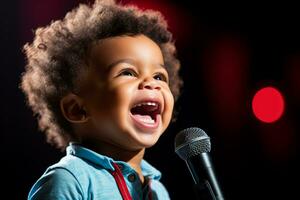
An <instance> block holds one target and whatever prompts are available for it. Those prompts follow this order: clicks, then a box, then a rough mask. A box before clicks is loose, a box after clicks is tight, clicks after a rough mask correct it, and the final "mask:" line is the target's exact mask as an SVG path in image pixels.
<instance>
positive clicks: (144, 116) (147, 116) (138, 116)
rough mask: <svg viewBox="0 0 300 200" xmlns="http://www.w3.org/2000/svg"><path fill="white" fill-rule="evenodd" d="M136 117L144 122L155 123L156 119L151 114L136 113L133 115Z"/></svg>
mask: <svg viewBox="0 0 300 200" xmlns="http://www.w3.org/2000/svg"><path fill="white" fill-rule="evenodd" d="M133 116H134V118H135V119H137V120H139V121H141V122H143V123H151V124H152V123H154V120H153V119H152V118H151V116H150V115H139V114H134V115H133Z"/></svg>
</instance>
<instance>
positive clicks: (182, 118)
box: [0, 0, 300, 200]
mask: <svg viewBox="0 0 300 200" xmlns="http://www.w3.org/2000/svg"><path fill="white" fill-rule="evenodd" d="M79 2H86V1H79V0H76V1H75V0H74V1H71V0H69V1H61V0H44V1H40V0H19V1H17V0H15V1H5V2H2V5H1V8H0V9H1V10H0V13H1V18H0V23H1V37H0V38H1V46H2V48H0V49H1V50H0V51H1V68H2V72H1V73H0V81H1V84H0V87H1V105H2V115H1V128H2V130H1V155H2V156H1V176H2V177H3V178H1V182H2V187H1V189H2V190H3V191H2V193H1V194H2V195H1V196H2V197H3V199H25V198H26V195H27V193H28V191H29V189H30V187H31V186H32V184H33V183H34V182H35V181H36V180H37V178H38V177H40V175H41V174H42V173H43V172H44V170H45V169H46V168H47V167H48V166H49V165H50V164H53V163H54V162H57V161H58V160H59V159H60V157H62V156H63V155H64V154H63V153H61V152H59V151H57V150H55V149H53V148H52V147H51V146H50V145H48V144H46V143H45V141H44V138H43V135H42V134H41V133H40V132H38V127H37V122H36V120H35V119H34V118H33V116H32V112H31V110H30V109H29V108H27V107H26V105H25V98H24V95H23V94H22V92H21V90H20V89H18V84H19V80H20V75H21V73H22V72H23V71H24V63H25V60H24V55H23V54H22V46H23V45H24V44H25V43H26V42H31V41H32V39H33V30H35V29H36V28H37V27H39V26H45V25H47V24H49V23H50V21H51V20H56V19H60V18H62V17H63V16H64V15H65V13H66V12H67V11H69V10H70V9H71V8H73V7H74V6H76V5H78V3H79ZM122 2H123V3H128V2H130V3H132V4H136V5H138V6H139V7H141V8H152V9H155V10H160V11H161V12H162V13H163V14H164V15H165V17H166V19H167V20H168V22H169V25H170V30H171V31H172V32H173V34H174V38H175V39H176V46H177V49H178V57H179V59H180V60H181V63H182V70H181V72H180V73H181V76H182V78H183V80H184V82H185V85H184V88H183V93H182V96H181V98H180V99H179V101H178V103H177V106H178V107H179V109H180V113H179V116H178V121H177V122H176V123H175V124H172V125H171V126H170V127H169V129H168V130H167V131H166V133H165V134H164V135H163V136H162V137H161V140H160V141H159V142H158V143H157V145H156V146H154V147H153V148H151V149H149V150H148V152H147V153H146V156H145V158H146V159H147V160H148V161H149V162H150V163H152V164H153V165H154V166H156V167H157V168H158V169H159V170H160V171H161V172H162V173H163V177H162V182H163V183H164V184H165V185H166V187H167V188H168V190H169V192H170V196H171V199H194V198H195V197H194V193H193V190H192V186H193V181H192V178H191V176H190V174H189V171H188V169H187V167H186V165H185V163H184V162H183V161H182V160H181V159H180V158H179V157H178V156H177V155H176V154H175V152H174V138H175V135H176V134H177V133H178V132H179V131H180V130H182V129H183V128H187V127H191V126H196V127H200V128H202V129H203V130H205V131H206V132H207V134H208V135H209V136H210V138H211V144H212V151H211V157H212V160H213V163H214V165H215V172H216V173H217V175H218V179H219V182H220V185H221V187H222V189H223V192H224V195H225V197H226V199H228V200H231V199H297V197H298V194H299V192H298V190H299V189H298V180H299V162H298V161H299V158H298V157H299V143H300V140H299V131H300V125H299V122H300V121H299V116H300V114H299V111H300V37H299V36H300V35H299V34H300V28H299V20H300V14H299V11H298V10H297V6H295V5H292V4H289V3H288V2H287V1H285V3H283V2H280V3H278V4H275V3H274V2H273V3H272V4H263V3H259V4H258V3H257V4H256V3H253V2H252V1H243V3H239V4H236V3H231V2H228V1H226V3H225V2H223V3H222V4H220V3H218V2H212V3H211V4H210V5H208V4H207V3H205V4H204V3H201V2H199V3H198V5H195V2H196V1H192V0H185V1H171V0H161V1H158V0H152V1H150V0H144V1H138V0H135V1H134V0H132V1H126V0H123V1H122ZM264 86H273V87H276V88H277V89H279V90H280V91H281V92H282V94H283V96H284V99H285V105H286V107H285V111H284V113H283V116H282V117H281V118H280V119H279V120H278V121H277V122H275V123H271V124H266V123H262V122H260V121H259V120H257V119H256V118H255V116H254V115H253V113H252V110H251V100H252V98H253V96H254V94H255V92H257V90H259V89H260V88H262V87H264ZM270 101H271V100H270ZM3 185H4V187H3ZM2 197H1V199H2ZM4 197H5V198H4Z"/></svg>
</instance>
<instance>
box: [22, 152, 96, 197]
mask: <svg viewBox="0 0 300 200" xmlns="http://www.w3.org/2000/svg"><path fill="white" fill-rule="evenodd" d="M96 171H97V172H98V173H99V172H100V171H101V169H100V171H99V168H97V169H95V167H94V166H93V165H92V164H90V163H88V162H86V161H85V160H83V159H81V158H78V157H76V156H72V155H67V156H65V157H63V158H62V159H61V160H60V161H59V162H58V163H56V164H54V165H52V166H50V167H48V169H47V170H46V171H45V173H44V174H43V175H42V176H41V177H40V178H39V179H38V180H37V182H36V183H35V184H34V185H33V187H32V189H31V190H30V192H29V196H28V199H32V200H33V199H45V200H47V199H62V200H64V199H85V197H86V195H87V193H88V189H89V182H90V179H91V177H92V176H93V175H94V174H95V172H96Z"/></svg>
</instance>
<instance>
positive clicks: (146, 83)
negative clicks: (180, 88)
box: [139, 78, 161, 90]
mask: <svg viewBox="0 0 300 200" xmlns="http://www.w3.org/2000/svg"><path fill="white" fill-rule="evenodd" d="M139 89H148V90H160V89H161V86H160V85H159V83H158V82H157V81H156V80H155V79H153V78H145V79H144V80H143V81H142V82H141V83H140V84H139Z"/></svg>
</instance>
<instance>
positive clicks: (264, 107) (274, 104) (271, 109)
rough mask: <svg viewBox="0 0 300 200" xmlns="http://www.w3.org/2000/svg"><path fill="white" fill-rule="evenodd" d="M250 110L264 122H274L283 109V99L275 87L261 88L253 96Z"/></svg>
mask: <svg viewBox="0 0 300 200" xmlns="http://www.w3.org/2000/svg"><path fill="white" fill-rule="evenodd" d="M252 110H253V113H254V115H255V116H256V117H257V118H258V119H259V120H261V121H263V122H266V123H272V122H275V121H277V120H278V119H279V118H280V117H281V115H282V113H283V111H284V99H283V97H282V95H281V93H280V92H279V91H278V90H277V89H275V88H273V87H265V88H262V89H260V90H259V91H258V92H256V94H255V95H254V97H253V101H252Z"/></svg>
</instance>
